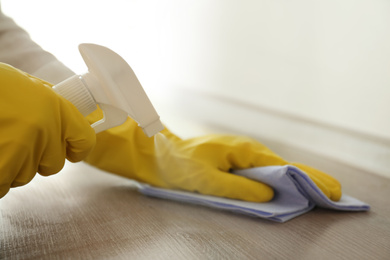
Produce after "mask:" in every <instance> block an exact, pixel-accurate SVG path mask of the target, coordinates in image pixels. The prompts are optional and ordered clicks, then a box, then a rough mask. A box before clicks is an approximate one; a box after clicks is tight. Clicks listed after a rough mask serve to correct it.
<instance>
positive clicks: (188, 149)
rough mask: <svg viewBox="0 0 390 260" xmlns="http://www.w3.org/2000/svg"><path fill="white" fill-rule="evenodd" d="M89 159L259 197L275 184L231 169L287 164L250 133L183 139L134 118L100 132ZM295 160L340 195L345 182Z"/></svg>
mask: <svg viewBox="0 0 390 260" xmlns="http://www.w3.org/2000/svg"><path fill="white" fill-rule="evenodd" d="M93 117H97V118H100V117H101V116H98V115H92V116H91V117H90V119H91V120H92V119H93ZM92 121H96V119H95V120H92ZM86 162H87V163H89V164H91V165H94V166H96V167H98V168H100V169H103V170H105V171H108V172H111V173H114V174H117V175H121V176H124V177H127V178H131V179H134V180H138V181H140V182H144V183H147V184H150V185H152V186H156V187H162V188H169V189H180V190H186V191H191V192H199V193H201V194H206V195H214V196H220V197H227V198H231V199H239V200H245V201H256V202H266V201H269V200H271V199H272V198H273V195H274V193H273V190H272V188H270V187H269V186H267V185H265V184H263V183H260V182H256V181H253V180H250V179H247V178H245V177H242V176H237V175H234V174H231V173H230V171H231V170H232V169H243V168H249V167H256V166H270V165H286V164H289V163H288V162H286V161H285V160H283V159H282V158H281V157H279V156H278V155H276V154H275V153H273V152H272V151H271V150H269V149H268V148H267V147H265V146H264V145H262V144H260V143H259V142H257V141H255V140H253V139H250V138H248V137H241V136H225V135H208V136H203V137H197V138H192V139H188V140H182V139H180V138H178V137H177V136H175V135H174V134H172V133H171V132H170V131H168V130H167V129H165V130H163V131H162V132H161V133H159V134H157V135H156V136H155V137H154V138H153V137H152V138H148V137H146V136H145V135H144V133H143V132H142V130H141V129H140V128H139V127H138V126H137V123H136V122H134V121H133V120H132V119H130V118H129V119H128V120H127V121H126V122H125V123H124V124H123V125H121V126H118V127H115V128H112V129H109V130H107V131H105V132H102V133H99V134H97V143H96V146H95V148H94V150H93V151H92V152H91V153H90V154H89V155H88V157H87V158H86ZM295 165H296V166H297V167H299V168H301V169H302V170H304V171H305V172H306V173H307V174H309V176H310V177H311V178H312V180H313V181H314V182H315V183H316V184H317V185H318V186H319V188H321V189H322V191H323V192H324V193H325V194H326V195H327V196H328V197H329V198H331V199H332V200H339V198H340V196H341V187H340V184H339V183H338V181H337V180H335V179H334V178H332V177H331V176H329V175H327V174H325V173H322V172H320V171H318V170H316V169H313V168H310V167H308V166H305V165H301V164H295Z"/></svg>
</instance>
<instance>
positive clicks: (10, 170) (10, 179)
mask: <svg viewBox="0 0 390 260" xmlns="http://www.w3.org/2000/svg"><path fill="white" fill-rule="evenodd" d="M0 147H1V150H2V151H7V152H5V153H4V154H2V156H0V198H2V197H3V196H5V195H6V194H7V193H8V191H9V190H10V188H11V187H18V186H22V185H25V184H27V183H29V182H30V181H31V180H32V179H33V178H34V176H35V174H36V171H35V170H32V169H37V165H36V164H35V163H34V159H33V155H32V154H31V153H30V151H29V150H28V148H27V147H24V146H23V145H19V144H18V143H17V142H6V143H4V142H3V143H1V144H0ZM15 158H18V160H17V162H16V161H15Z"/></svg>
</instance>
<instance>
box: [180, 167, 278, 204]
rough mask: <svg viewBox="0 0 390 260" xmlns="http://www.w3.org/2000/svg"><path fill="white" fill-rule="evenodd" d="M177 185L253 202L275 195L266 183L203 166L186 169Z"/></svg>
mask: <svg viewBox="0 0 390 260" xmlns="http://www.w3.org/2000/svg"><path fill="white" fill-rule="evenodd" d="M183 173H184V172H183ZM175 186H176V187H174V188H180V189H184V190H187V191H191V192H199V193H201V194H204V195H212V196H218V197H225V198H230V199H237V200H244V201H251V202H267V201H270V200H271V199H272V198H273V196H274V191H273V189H272V188H271V187H270V186H268V185H266V184H264V183H261V182H257V181H253V180H250V179H248V178H245V177H243V176H238V175H234V174H231V173H228V172H223V171H220V170H217V169H214V168H205V167H201V166H199V168H198V169H196V168H192V169H191V171H185V174H183V175H182V177H181V178H179V179H176V180H175Z"/></svg>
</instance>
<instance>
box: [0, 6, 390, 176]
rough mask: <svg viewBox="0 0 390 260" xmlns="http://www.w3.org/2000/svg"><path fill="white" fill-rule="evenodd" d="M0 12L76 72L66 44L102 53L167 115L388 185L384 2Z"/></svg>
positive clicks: (389, 108)
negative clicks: (114, 56) (372, 175)
mask: <svg viewBox="0 0 390 260" xmlns="http://www.w3.org/2000/svg"><path fill="white" fill-rule="evenodd" d="M2 5H3V9H4V11H5V12H7V13H9V14H11V15H12V16H13V17H14V18H15V19H16V20H17V21H18V22H19V23H20V24H21V25H23V26H24V27H25V28H27V29H28V30H29V31H30V33H31V35H32V37H33V38H34V39H35V40H36V41H37V42H38V43H40V44H41V45H42V46H43V47H45V48H46V49H48V50H49V51H51V52H53V53H54V54H56V55H57V56H58V57H59V58H60V59H61V60H62V61H63V62H64V63H65V64H67V65H68V66H70V67H71V68H72V69H74V70H76V71H77V72H82V70H84V69H85V68H84V65H83V63H82V61H81V58H79V55H78V53H77V44H79V43H81V42H94V43H99V44H102V45H106V46H108V47H110V48H112V49H114V50H115V51H117V52H118V53H119V54H121V55H122V56H123V57H124V58H125V59H126V60H127V61H128V62H129V63H130V65H131V66H132V67H133V69H134V70H135V72H136V73H137V75H138V77H139V78H140V81H141V82H142V84H143V85H144V87H145V88H146V90H147V91H148V92H149V93H152V95H153V94H154V93H159V95H160V94H161V95H162V96H164V98H165V100H164V102H165V103H166V105H168V106H170V107H171V109H172V110H175V111H176V112H177V110H180V111H181V112H182V113H184V114H185V115H187V116H188V117H190V118H193V119H194V120H199V121H203V122H208V123H211V124H213V123H214V124H218V125H220V126H223V127H226V128H230V129H232V130H234V131H237V132H242V133H247V134H251V135H259V136H260V137H266V138H268V139H272V140H277V141H278V142H279V144H280V145H283V144H286V145H289V146H291V147H299V148H300V149H304V150H306V151H309V152H314V153H318V154H320V155H324V156H327V157H329V158H333V159H335V160H340V161H343V162H347V163H349V164H350V165H354V166H356V167H363V168H366V169H371V170H372V171H373V172H377V173H381V174H384V175H389V176H390V170H388V169H390V160H389V159H390V102H389V97H390V47H389V46H390V15H389V14H390V2H389V1H385V0H383V1H381V0H371V1H367V0H366V1H363V0H329V1H320V0H294V1H283V0H272V1H271V0H196V1H195V0H193V1H189V0H160V1H159V0H145V1H137V0H128V1H126V0H121V1H120V0H112V1H110V2H107V1H91V0H88V1H87V0H84V1H79V0H68V1H61V2H60V1H49V0H36V1H29V0H24V1H23V0H3V1H2ZM183 101H184V103H183ZM164 102H163V103H164ZM168 103H169V104H168ZM157 106H160V104H157ZM161 111H164V113H165V110H164V108H161ZM167 113H170V112H169V111H167ZM160 114H161V113H160ZM162 117H163V119H164V115H162Z"/></svg>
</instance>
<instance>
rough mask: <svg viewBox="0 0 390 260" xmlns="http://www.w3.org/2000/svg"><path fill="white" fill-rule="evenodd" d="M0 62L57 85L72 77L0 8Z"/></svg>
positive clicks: (70, 72) (71, 73)
mask: <svg viewBox="0 0 390 260" xmlns="http://www.w3.org/2000/svg"><path fill="white" fill-rule="evenodd" d="M0 62H3V63H7V64H9V65H12V66H14V67H16V68H18V69H20V70H22V71H24V72H27V73H29V74H31V75H34V76H36V77H38V78H41V79H44V80H46V81H48V82H50V83H52V84H57V83H59V82H61V81H63V80H65V79H67V78H69V77H70V76H72V75H74V72H72V71H71V70H70V69H69V68H67V67H66V66H65V65H64V64H62V63H61V62H60V61H58V60H57V58H56V57H55V56H54V55H52V54H51V53H49V52H47V51H45V50H43V49H42V48H41V47H40V46H39V45H38V44H37V43H35V42H34V41H33V40H32V39H31V38H30V35H29V34H28V33H27V32H26V31H25V30H24V29H23V28H21V27H20V26H19V25H18V24H17V23H16V22H15V21H14V20H13V19H11V18H10V17H8V16H6V15H5V14H4V13H3V12H2V11H1V7H0Z"/></svg>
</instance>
